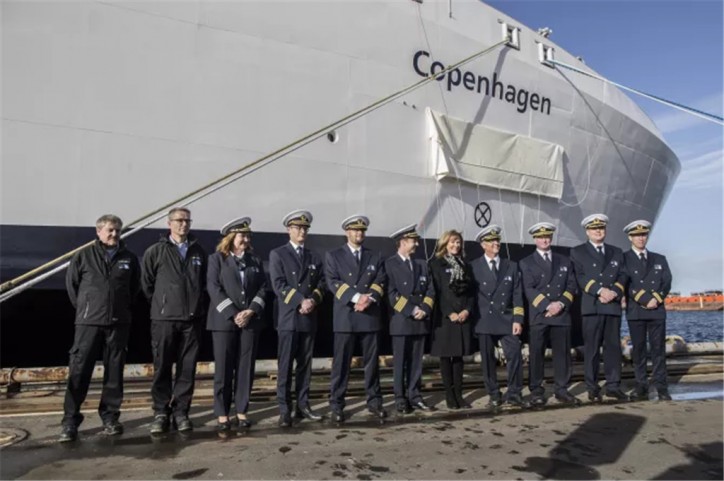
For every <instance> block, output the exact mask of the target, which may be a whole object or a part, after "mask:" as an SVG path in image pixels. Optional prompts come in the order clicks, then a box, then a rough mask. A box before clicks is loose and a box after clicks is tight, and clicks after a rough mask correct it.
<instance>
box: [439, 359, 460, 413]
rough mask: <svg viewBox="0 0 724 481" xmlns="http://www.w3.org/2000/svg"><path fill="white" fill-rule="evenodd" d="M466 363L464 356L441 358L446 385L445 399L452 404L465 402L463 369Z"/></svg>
mask: <svg viewBox="0 0 724 481" xmlns="http://www.w3.org/2000/svg"><path fill="white" fill-rule="evenodd" d="M464 368H465V364H464V361H463V358H462V356H443V357H441V358H440V376H441V377H442V384H443V386H444V387H445V399H446V400H447V402H448V404H450V405H453V406H454V405H458V406H460V405H461V403H463V402H465V399H464V398H463V370H464Z"/></svg>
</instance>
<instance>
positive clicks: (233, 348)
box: [211, 329, 259, 417]
mask: <svg viewBox="0 0 724 481" xmlns="http://www.w3.org/2000/svg"><path fill="white" fill-rule="evenodd" d="M211 339H212V341H213V344H214V415H215V416H217V417H218V416H228V415H229V411H230V410H231V400H232V393H233V399H234V405H235V407H236V413H237V414H246V412H247V411H248V410H249V396H250V395H251V388H252V385H253V384H254V367H255V364H256V348H257V343H258V340H259V331H258V330H255V329H238V330H235V331H212V332H211Z"/></svg>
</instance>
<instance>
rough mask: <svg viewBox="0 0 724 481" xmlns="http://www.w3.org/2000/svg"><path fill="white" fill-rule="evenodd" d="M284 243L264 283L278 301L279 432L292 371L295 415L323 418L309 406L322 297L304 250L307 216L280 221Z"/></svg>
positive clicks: (317, 268) (315, 262)
mask: <svg viewBox="0 0 724 481" xmlns="http://www.w3.org/2000/svg"><path fill="white" fill-rule="evenodd" d="M282 224H283V225H284V227H286V228H287V233H288V234H289V242H288V243H286V244H285V245H283V246H281V247H277V248H276V249H274V250H273V251H271V253H270V254H269V277H270V279H271V283H272V288H273V290H274V294H276V298H277V308H278V309H277V310H278V312H277V318H276V319H275V327H276V329H277V333H278V336H279V344H278V352H277V357H278V371H279V372H278V377H277V401H278V403H279V422H278V424H279V426H280V427H285V428H288V427H291V425H292V413H291V410H292V369H293V363H294V361H296V363H297V372H296V379H295V390H296V398H297V405H296V415H297V417H305V418H307V419H309V420H311V421H320V420H321V419H322V416H320V415H319V414H317V413H315V412H314V411H312V409H311V407H310V406H309V382H310V380H311V377H312V353H313V351H314V336H315V334H316V332H317V313H318V311H319V309H318V306H319V304H321V303H322V299H323V297H324V266H323V264H322V259H321V257H320V256H318V255H317V254H316V253H315V252H312V251H310V250H309V249H307V248H306V247H305V243H306V240H307V232H308V231H309V227H310V226H311V225H312V214H311V213H310V212H309V211H306V210H295V211H293V212H290V213H289V214H287V215H286V216H285V217H284V219H283V220H282Z"/></svg>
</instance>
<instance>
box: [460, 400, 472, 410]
mask: <svg viewBox="0 0 724 481" xmlns="http://www.w3.org/2000/svg"><path fill="white" fill-rule="evenodd" d="M458 406H460V409H472V408H473V405H472V404H470V403H469V402H467V401H466V400H465V399H462V398H461V399H458Z"/></svg>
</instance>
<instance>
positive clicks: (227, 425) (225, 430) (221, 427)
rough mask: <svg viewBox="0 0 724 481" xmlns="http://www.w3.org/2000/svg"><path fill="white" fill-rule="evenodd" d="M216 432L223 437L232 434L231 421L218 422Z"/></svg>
mask: <svg viewBox="0 0 724 481" xmlns="http://www.w3.org/2000/svg"><path fill="white" fill-rule="evenodd" d="M216 434H218V435H219V436H221V437H226V436H228V435H229V434H231V421H225V422H217V424H216Z"/></svg>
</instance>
